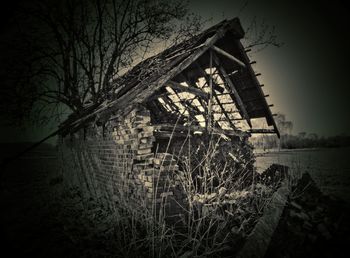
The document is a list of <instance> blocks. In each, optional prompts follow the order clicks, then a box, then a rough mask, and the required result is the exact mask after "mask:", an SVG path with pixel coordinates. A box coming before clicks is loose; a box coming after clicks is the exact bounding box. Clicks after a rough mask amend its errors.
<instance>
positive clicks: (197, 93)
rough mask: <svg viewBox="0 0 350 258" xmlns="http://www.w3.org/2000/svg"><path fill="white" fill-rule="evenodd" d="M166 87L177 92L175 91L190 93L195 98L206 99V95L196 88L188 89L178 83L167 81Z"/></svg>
mask: <svg viewBox="0 0 350 258" xmlns="http://www.w3.org/2000/svg"><path fill="white" fill-rule="evenodd" d="M166 86H168V87H170V88H172V89H174V90H177V91H181V92H188V93H191V94H193V95H195V96H199V97H201V98H204V99H208V94H207V93H205V92H204V91H202V90H200V89H198V88H194V87H190V86H189V87H186V86H183V85H181V84H180V83H178V82H175V81H169V82H168V84H166Z"/></svg>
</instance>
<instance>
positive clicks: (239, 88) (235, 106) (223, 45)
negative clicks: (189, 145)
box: [62, 18, 279, 136]
mask: <svg viewBox="0 0 350 258" xmlns="http://www.w3.org/2000/svg"><path fill="white" fill-rule="evenodd" d="M243 37H244V31H243V29H242V26H241V24H240V22H239V19H238V18H234V19H232V20H224V21H222V22H221V23H219V24H217V25H215V26H213V27H211V28H209V29H207V30H205V31H204V32H202V33H200V34H199V35H196V36H194V37H193V38H191V39H189V40H187V41H184V42H182V43H180V44H178V45H175V46H173V47H171V48H168V49H166V50H165V51H163V52H161V53H159V54H158V55H155V56H153V57H150V58H148V59H146V60H144V61H143V62H141V63H139V64H138V65H136V66H135V67H134V68H133V69H131V70H130V71H129V72H127V73H126V74H125V75H123V76H121V77H120V78H118V79H117V80H115V81H114V84H115V87H114V89H113V90H112V91H111V92H110V94H109V96H108V98H106V99H105V101H104V102H103V103H101V104H100V105H99V106H97V107H93V108H88V109H87V110H86V112H85V115H83V116H81V117H79V118H78V119H77V118H76V117H75V118H74V117H73V116H72V117H70V118H68V119H67V121H66V122H64V123H63V124H62V126H65V127H69V131H70V132H72V131H74V129H78V128H80V127H81V126H83V125H84V124H86V123H87V122H91V121H95V122H98V123H105V122H106V121H108V120H110V119H116V118H118V117H119V118H120V117H123V116H124V115H126V114H128V113H129V112H130V111H131V110H132V109H133V108H135V106H136V105H138V104H141V105H145V106H146V107H147V108H148V109H149V110H150V111H151V113H152V115H153V118H154V121H157V123H166V122H174V119H175V120H177V122H179V118H180V121H181V123H182V124H186V123H191V124H194V125H198V126H201V127H205V128H207V127H208V126H209V127H211V126H213V127H219V128H222V129H228V130H237V128H240V127H242V126H243V127H244V124H245V125H248V130H247V131H248V132H251V133H276V134H277V135H278V136H279V132H278V129H277V126H276V124H275V121H274V119H273V115H272V113H271V110H270V106H271V105H268V104H267V102H266V99H265V97H266V96H267V95H264V93H263V91H262V89H261V85H260V84H259V82H258V80H257V78H256V76H257V75H256V74H255V73H254V71H253V69H252V67H251V64H252V63H251V62H250V60H249V58H248V56H247V54H246V52H245V49H244V47H243V46H242V44H241V42H240V39H242V38H243ZM255 118H265V120H266V123H267V125H268V126H269V128H268V129H254V128H252V123H251V119H255ZM164 119H165V120H164ZM271 127H272V128H271Z"/></svg>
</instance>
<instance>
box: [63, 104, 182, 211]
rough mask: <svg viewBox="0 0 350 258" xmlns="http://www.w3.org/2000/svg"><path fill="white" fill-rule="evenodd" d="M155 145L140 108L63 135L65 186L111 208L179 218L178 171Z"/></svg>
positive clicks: (170, 159) (169, 158) (166, 154)
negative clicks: (136, 210) (117, 117)
mask: <svg viewBox="0 0 350 258" xmlns="http://www.w3.org/2000/svg"><path fill="white" fill-rule="evenodd" d="M154 142H155V137H154V128H153V126H152V125H151V119H150V112H149V111H148V110H147V109H145V108H143V107H141V106H140V107H137V108H135V109H134V110H133V111H132V112H130V113H129V114H128V115H127V116H126V117H125V118H123V119H122V120H117V119H111V120H110V121H108V122H107V123H106V124H105V125H104V126H96V125H88V126H87V127H86V128H84V129H81V130H79V131H78V132H76V133H74V134H70V135H67V136H65V137H62V136H61V138H60V143H59V148H60V153H61V157H62V162H61V164H62V171H63V179H64V183H65V185H66V186H67V187H77V188H79V190H80V191H81V192H82V194H83V196H84V197H87V198H93V199H97V200H99V201H100V202H101V203H103V204H104V205H105V206H106V207H109V208H110V209H116V208H121V207H125V206H128V207H129V208H130V207H132V208H135V209H142V208H143V209H145V210H144V211H146V210H147V211H149V212H150V213H152V214H158V215H164V214H166V215H167V216H169V217H171V216H175V217H178V214H181V213H183V210H182V209H183V205H184V204H183V203H184V195H183V192H182V191H181V186H180V183H179V182H178V180H177V178H176V172H177V171H178V166H177V164H176V161H175V159H174V158H173V156H172V155H170V154H168V153H160V152H157V145H156V144H154Z"/></svg>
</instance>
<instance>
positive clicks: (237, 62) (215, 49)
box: [211, 45, 246, 68]
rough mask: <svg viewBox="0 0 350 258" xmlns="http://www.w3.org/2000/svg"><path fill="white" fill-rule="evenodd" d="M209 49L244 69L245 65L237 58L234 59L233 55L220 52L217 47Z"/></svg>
mask: <svg viewBox="0 0 350 258" xmlns="http://www.w3.org/2000/svg"><path fill="white" fill-rule="evenodd" d="M211 48H212V49H213V50H214V51H215V52H217V53H219V54H220V55H223V56H225V57H227V58H228V59H230V60H232V61H233V62H235V63H236V64H238V65H239V66H241V67H243V68H246V65H245V63H243V62H242V61H241V60H239V59H238V58H236V57H234V56H233V55H231V54H229V53H227V52H226V51H225V50H222V49H221V48H218V47H217V46H215V45H212V46H211Z"/></svg>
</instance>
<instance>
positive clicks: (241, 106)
mask: <svg viewBox="0 0 350 258" xmlns="http://www.w3.org/2000/svg"><path fill="white" fill-rule="evenodd" d="M213 58H214V61H215V63H216V65H217V67H218V69H219V73H220V75H221V76H222V77H223V79H224V81H225V82H226V84H227V85H228V86H229V88H230V89H231V91H232V93H233V95H234V96H235V100H236V102H237V106H238V108H239V110H240V111H241V112H242V117H243V118H244V119H245V120H247V123H248V125H249V126H250V127H252V123H251V122H250V118H249V115H248V112H247V110H246V108H245V106H244V104H243V101H242V99H241V97H240V96H239V94H238V91H237V89H236V87H235V86H234V85H233V83H232V81H231V79H230V77H229V76H228V75H227V72H226V71H225V69H224V68H223V67H222V66H221V64H220V61H219V58H218V57H217V56H216V55H215V54H214V53H213Z"/></svg>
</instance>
